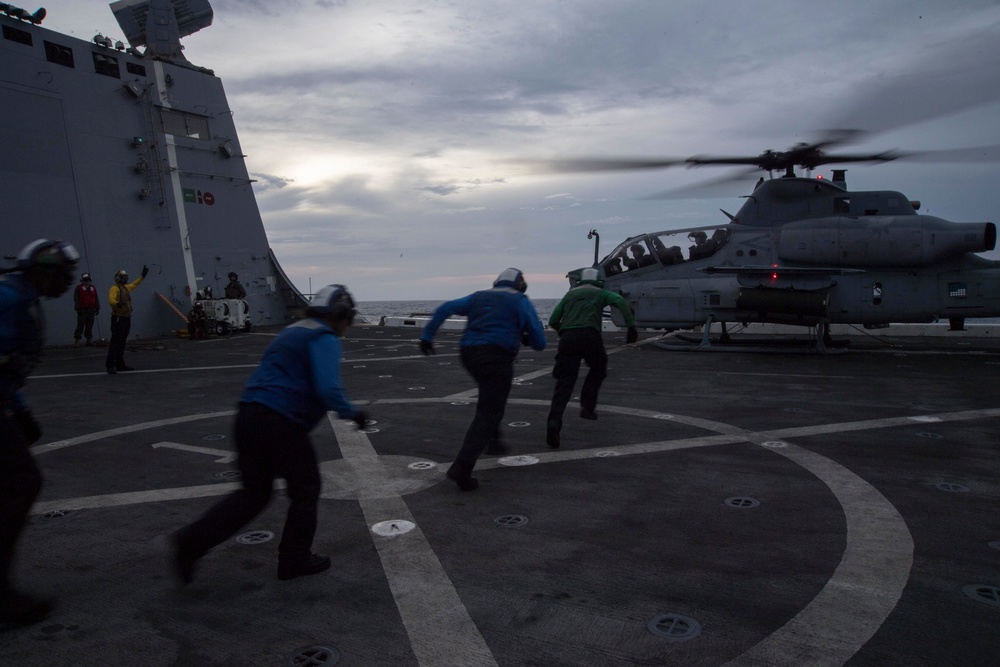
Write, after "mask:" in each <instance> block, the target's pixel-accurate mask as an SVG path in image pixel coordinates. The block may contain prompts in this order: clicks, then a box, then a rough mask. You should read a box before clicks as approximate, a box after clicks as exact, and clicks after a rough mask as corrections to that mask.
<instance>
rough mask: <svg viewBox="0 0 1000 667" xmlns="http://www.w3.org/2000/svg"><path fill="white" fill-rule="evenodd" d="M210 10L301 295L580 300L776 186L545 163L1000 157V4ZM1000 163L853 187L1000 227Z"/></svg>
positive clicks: (233, 97)
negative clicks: (819, 143)
mask: <svg viewBox="0 0 1000 667" xmlns="http://www.w3.org/2000/svg"><path fill="white" fill-rule="evenodd" d="M16 4H21V3H16ZM43 6H44V7H45V8H46V9H47V17H46V19H45V21H44V23H43V26H44V27H46V28H50V29H53V30H57V31H59V32H65V33H70V34H72V35H74V36H76V37H80V38H82V39H90V38H91V37H92V36H93V35H94V34H96V33H98V32H100V33H102V34H104V35H106V36H109V37H111V38H112V39H114V40H117V39H122V38H123V35H122V32H121V30H120V28H119V27H118V25H117V23H116V22H115V20H114V17H113V15H112V13H111V11H110V9H109V7H108V3H107V2H101V1H92V0H50V1H48V2H43ZM212 7H213V9H214V12H215V17H214V22H213V25H212V26H210V27H209V28H206V29H204V30H202V31H200V32H198V33H195V34H193V35H190V36H188V37H185V38H183V40H182V43H183V44H184V47H185V51H184V53H185V55H186V57H187V59H188V60H189V61H191V62H192V63H193V64H195V65H199V66H202V67H207V68H210V69H212V70H214V71H215V73H216V75H217V76H219V77H220V78H221V79H222V81H223V84H224V86H225V89H226V92H227V95H228V98H229V104H230V107H231V108H232V110H233V112H234V118H235V122H236V128H237V131H238V133H239V140H240V145H241V148H242V151H243V153H245V154H246V155H247V157H246V163H247V167H248V170H249V172H250V176H251V178H253V179H255V180H256V182H255V183H254V191H255V193H256V197H257V202H258V206H259V208H260V212H261V216H262V218H263V221H264V227H265V230H266V232H267V235H268V239H269V241H270V244H271V247H272V248H273V250H274V252H275V254H276V256H277V257H278V260H279V262H280V263H281V265H282V268H283V269H284V270H285V272H286V274H287V275H288V276H289V277H290V278H291V279H292V281H293V282H294V283H295V284H296V286H297V287H298V288H299V289H300V290H301V291H303V292H309V291H310V289H312V290H317V289H319V287H320V286H322V285H325V284H328V283H343V284H346V285H347V286H348V287H349V288H350V290H351V291H352V292H353V293H354V295H355V297H356V298H357V299H358V300H360V301H382V300H410V299H421V300H436V299H441V300H444V299H452V298H456V297H459V296H464V295H465V294H468V293H470V292H472V291H475V290H478V289H484V288H487V287H489V286H490V285H491V284H492V281H493V280H494V279H495V278H496V276H497V274H498V273H500V272H501V271H502V270H503V269H505V268H507V267H510V266H513V267H517V268H520V269H521V270H522V271H524V274H525V277H526V279H527V281H528V285H529V288H528V294H529V296H532V297H535V298H558V297H560V296H562V294H563V293H565V291H566V289H567V287H568V284H567V281H566V277H565V276H566V273H567V271H570V270H572V269H575V268H579V267H583V266H589V265H590V264H591V263H592V261H593V257H594V251H595V247H594V241H593V240H588V238H587V236H588V232H589V231H590V230H592V229H595V230H597V232H598V234H599V237H600V254H601V256H604V255H605V254H607V253H608V252H610V251H611V250H612V249H613V247H614V246H615V245H617V244H618V243H619V242H621V241H623V240H624V239H625V238H627V237H629V236H633V235H635V234H639V233H643V232H653V231H662V230H669V229H682V228H686V227H696V226H699V225H713V224H722V223H725V222H726V221H727V219H726V217H725V216H724V214H723V213H722V212H721V211H720V210H719V209H725V210H726V211H729V212H730V213H735V212H736V211H737V210H738V209H739V207H740V206H741V205H742V203H743V199H742V197H743V196H745V195H746V194H748V193H749V192H750V190H751V185H752V183H753V182H754V181H755V180H756V178H757V175H754V176H753V178H752V179H751V180H750V181H748V182H747V184H732V185H730V186H728V187H726V188H724V189H723V190H722V191H721V192H713V193H712V194H713V197H712V198H707V197H705V196H704V195H702V196H700V198H692V197H693V195H691V194H687V195H677V194H674V195H673V196H671V197H670V198H654V197H655V196H657V195H659V194H660V193H664V192H666V191H675V190H681V191H683V189H684V188H685V187H688V186H691V185H692V184H695V183H701V182H703V181H706V180H714V179H718V178H721V177H725V176H726V175H727V173H728V172H727V171H726V169H725V168H718V167H701V168H697V169H687V168H683V167H674V168H670V169H664V170H655V171H629V172H599V173H596V172H587V173H542V172H541V170H539V169H538V168H537V161H541V160H549V159H571V158H583V157H586V158H622V157H634V158H680V159H683V158H686V157H689V156H692V155H706V154H707V155H757V154H759V153H761V152H763V151H765V150H768V149H773V150H783V149H786V148H788V147H790V146H792V145H794V144H795V143H797V142H808V141H813V140H816V139H818V138H819V137H821V136H823V133H824V132H825V131H828V130H831V129H843V128H850V129H860V130H864V131H866V134H863V135H859V138H858V142H857V143H853V144H851V145H847V146H844V147H842V149H841V150H843V151H850V152H859V151H872V152H881V151H884V150H889V149H897V150H900V151H907V152H916V153H919V152H921V151H933V150H944V149H959V148H963V149H964V148H979V147H984V146H992V147H996V146H998V145H1000V47H997V44H998V43H1000V41H998V40H997V37H998V34H1000V2H998V1H997V0H990V1H975V0H952V1H949V2H947V3H945V2H940V0H865V1H862V0H841V2H836V3H833V2H814V1H809V2H806V1H800V2H792V1H791V0H786V1H782V2H778V1H767V0H759V1H747V0H713V1H712V2H705V1H704V0H691V1H688V0H507V1H503V0H493V1H487V0H280V1H275V0H212ZM35 8H36V7H35V6H34V5H32V6H26V7H25V9H28V10H29V11H34V9H35ZM831 152H836V150H831ZM997 155H998V152H997V151H996V150H995V151H993V152H992V153H989V154H988V155H987V157H992V158H993V159H992V160H989V161H979V162H965V163H951V162H940V161H936V162H926V161H917V160H910V161H902V160H900V161H896V162H892V163H888V164H883V165H878V166H873V165H864V164H857V165H847V168H848V173H847V181H848V186H849V188H850V189H853V190H899V191H901V192H903V193H904V194H905V195H906V196H907V197H908V198H909V199H911V200H919V201H920V202H921V204H922V208H921V209H920V212H921V213H926V214H929V215H935V216H939V217H942V218H946V219H949V220H953V221H956V222H980V221H992V222H1000V220H998V218H1000V215H998V211H1000V207H998V203H1000V188H998V187H997V183H998V181H1000V161H997V159H996V157H997ZM925 157H927V156H926V155H925ZM829 169H830V167H829V166H827V167H821V168H820V169H818V170H817V171H816V172H814V173H813V174H812V175H813V176H815V175H823V176H824V177H829V175H830V172H829ZM776 176H777V174H776ZM682 196H683V197H687V198H682ZM989 256H991V257H992V258H1000V255H997V253H996V252H994V253H991V254H990V255H989Z"/></svg>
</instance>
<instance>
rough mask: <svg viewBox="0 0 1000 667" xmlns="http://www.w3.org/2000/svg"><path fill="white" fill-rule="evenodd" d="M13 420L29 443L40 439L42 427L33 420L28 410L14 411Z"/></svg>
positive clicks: (31, 443)
mask: <svg viewBox="0 0 1000 667" xmlns="http://www.w3.org/2000/svg"><path fill="white" fill-rule="evenodd" d="M14 421H15V422H16V423H17V425H18V427H19V428H20V429H21V433H23V434H24V439H25V440H27V441H28V444H29V445H33V444H35V443H36V442H38V441H39V440H41V439H42V427H41V425H40V424H39V423H38V422H37V421H36V420H35V417H34V415H32V414H31V411H30V410H23V411H21V412H15V413H14Z"/></svg>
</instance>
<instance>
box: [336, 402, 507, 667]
mask: <svg viewBox="0 0 1000 667" xmlns="http://www.w3.org/2000/svg"><path fill="white" fill-rule="evenodd" d="M330 423H331V424H332V425H333V432H334V435H335V436H336V438H337V442H338V443H339V444H340V451H341V454H343V456H344V458H345V459H351V461H352V463H355V464H356V467H357V470H358V472H359V474H360V475H361V476H366V475H367V476H369V477H372V476H378V475H381V474H384V473H383V471H382V470H381V465H380V464H379V458H378V454H377V453H376V452H375V448H374V447H372V445H371V442H370V441H369V440H368V436H367V435H365V434H364V433H362V432H360V431H358V430H357V429H355V428H354V427H353V424H352V423H351V422H346V421H342V420H339V419H335V418H334V416H333V415H330ZM359 502H360V503H361V510H362V512H364V515H365V522H366V523H367V524H368V525H369V526H374V525H375V524H377V523H381V522H383V521H391V520H397V521H398V520H404V521H410V522H412V523H413V524H414V525H415V526H416V527H415V528H414V529H413V530H411V531H410V532H408V533H406V534H405V535H398V536H396V537H393V538H378V539H375V548H376V550H377V551H378V555H379V559H380V560H381V561H382V568H383V569H384V570H385V576H386V579H387V580H388V582H389V589H390V590H391V591H392V597H393V599H394V600H395V601H396V608H397V609H398V610H399V615H400V617H401V618H402V621H403V627H405V628H406V634H407V635H408V636H409V638H410V647H411V648H412V649H413V653H414V655H416V657H417V662H418V663H419V664H420V665H463V666H465V665H470V666H471V665H483V666H493V667H495V666H496V664H497V663H496V660H495V659H494V658H493V654H492V653H491V652H490V649H489V647H488V646H487V645H486V641H485V640H484V639H483V637H482V635H481V634H480V633H479V629H478V628H477V627H476V624H475V623H474V622H473V621H472V618H471V617H470V616H469V612H468V610H466V608H465V605H464V604H463V603H462V599H461V598H460V597H459V596H458V591H456V590H455V587H454V585H453V584H452V583H451V580H450V579H448V575H447V573H446V572H445V570H444V566H442V565H441V561H440V560H438V557H437V556H436V555H435V554H434V550H433V549H432V548H431V545H430V543H429V542H428V541H427V538H426V536H424V533H423V531H422V530H420V526H419V525H416V521H414V520H413V515H412V514H411V513H410V508H409V507H407V506H406V502H405V501H404V500H403V498H402V497H401V496H398V495H394V496H387V497H383V498H361V499H360V500H359Z"/></svg>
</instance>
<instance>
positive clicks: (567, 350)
mask: <svg viewBox="0 0 1000 667" xmlns="http://www.w3.org/2000/svg"><path fill="white" fill-rule="evenodd" d="M580 361H585V362H587V366H588V367H589V368H590V370H589V371H588V372H587V377H586V379H584V381H583V391H581V392H580V407H581V408H583V409H584V410H594V409H596V408H597V392H599V391H600V389H601V383H602V382H604V378H606V377H607V376H608V353H607V352H605V351H604V339H602V338H601V332H600V331H597V330H596V329H591V328H589V327H587V328H584V329H565V330H564V331H563V332H562V333H560V334H559V351H558V352H556V365H555V367H554V368H553V369H552V377H554V378H555V379H556V388H555V390H554V391H553V392H552V406H551V408H550V409H549V420H550V421H555V422H557V423H558V424H559V425H560V426H561V425H562V416H563V412H565V411H566V404H567V403H569V399H570V397H571V396H573V387H574V385H576V378H577V376H578V375H579V374H580Z"/></svg>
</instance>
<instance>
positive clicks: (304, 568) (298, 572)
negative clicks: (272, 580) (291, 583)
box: [278, 554, 330, 581]
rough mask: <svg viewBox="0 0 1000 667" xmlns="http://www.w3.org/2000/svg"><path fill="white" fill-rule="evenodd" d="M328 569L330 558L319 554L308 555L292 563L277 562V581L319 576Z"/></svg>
mask: <svg viewBox="0 0 1000 667" xmlns="http://www.w3.org/2000/svg"><path fill="white" fill-rule="evenodd" d="M329 569H330V557H329V556H322V555H320V554H309V555H308V556H306V557H305V558H304V559H301V560H293V561H284V562H282V561H280V560H279V561H278V579H281V580H282V581H285V580H288V579H295V578H296V577H306V576H309V575H310V574H319V573H320V572H325V571H326V570H329Z"/></svg>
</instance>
